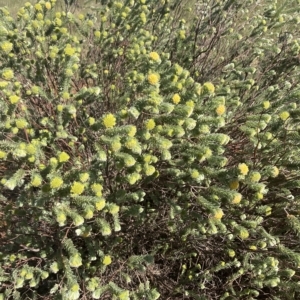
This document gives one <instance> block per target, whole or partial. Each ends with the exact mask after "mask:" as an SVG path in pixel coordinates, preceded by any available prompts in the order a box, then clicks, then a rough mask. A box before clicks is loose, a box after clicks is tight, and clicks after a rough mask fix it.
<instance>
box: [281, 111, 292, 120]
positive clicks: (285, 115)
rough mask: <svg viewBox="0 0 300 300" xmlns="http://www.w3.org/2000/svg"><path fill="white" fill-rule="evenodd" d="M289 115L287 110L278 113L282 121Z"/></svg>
mask: <svg viewBox="0 0 300 300" xmlns="http://www.w3.org/2000/svg"><path fill="white" fill-rule="evenodd" d="M289 116H290V114H289V112H288V111H283V112H282V113H280V115H279V117H280V119H281V120H282V121H285V120H286V119H287V118H288V117H289Z"/></svg>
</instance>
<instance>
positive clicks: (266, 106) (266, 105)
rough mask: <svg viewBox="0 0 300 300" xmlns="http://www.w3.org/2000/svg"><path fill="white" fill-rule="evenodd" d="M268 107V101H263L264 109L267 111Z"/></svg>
mask: <svg viewBox="0 0 300 300" xmlns="http://www.w3.org/2000/svg"><path fill="white" fill-rule="evenodd" d="M270 106H271V104H270V101H264V102H263V107H264V109H268V108H269V107H270Z"/></svg>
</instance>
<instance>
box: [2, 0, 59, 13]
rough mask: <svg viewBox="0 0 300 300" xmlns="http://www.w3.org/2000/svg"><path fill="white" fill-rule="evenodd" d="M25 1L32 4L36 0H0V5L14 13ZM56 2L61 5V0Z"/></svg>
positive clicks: (36, 0)
mask: <svg viewBox="0 0 300 300" xmlns="http://www.w3.org/2000/svg"><path fill="white" fill-rule="evenodd" d="M26 2H30V3H32V4H34V3H37V2H38V0H13V1H12V0H0V7H3V6H6V7H7V8H8V9H9V11H10V13H11V14H12V15H16V14H17V12H18V10H19V8H20V7H22V6H24V4H25V3H26ZM57 3H59V4H60V5H63V0H58V1H57Z"/></svg>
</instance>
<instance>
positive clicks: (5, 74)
mask: <svg viewBox="0 0 300 300" xmlns="http://www.w3.org/2000/svg"><path fill="white" fill-rule="evenodd" d="M2 77H3V78H4V79H5V80H10V79H13V78H14V72H13V70H11V69H4V70H3V71H2Z"/></svg>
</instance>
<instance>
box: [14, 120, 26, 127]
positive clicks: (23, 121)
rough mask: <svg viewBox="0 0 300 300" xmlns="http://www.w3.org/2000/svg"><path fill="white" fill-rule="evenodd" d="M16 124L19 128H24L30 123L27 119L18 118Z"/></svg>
mask: <svg viewBox="0 0 300 300" xmlns="http://www.w3.org/2000/svg"><path fill="white" fill-rule="evenodd" d="M16 126H17V128H19V129H24V128H26V127H27V126H28V123H27V121H26V120H25V119H17V120H16Z"/></svg>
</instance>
